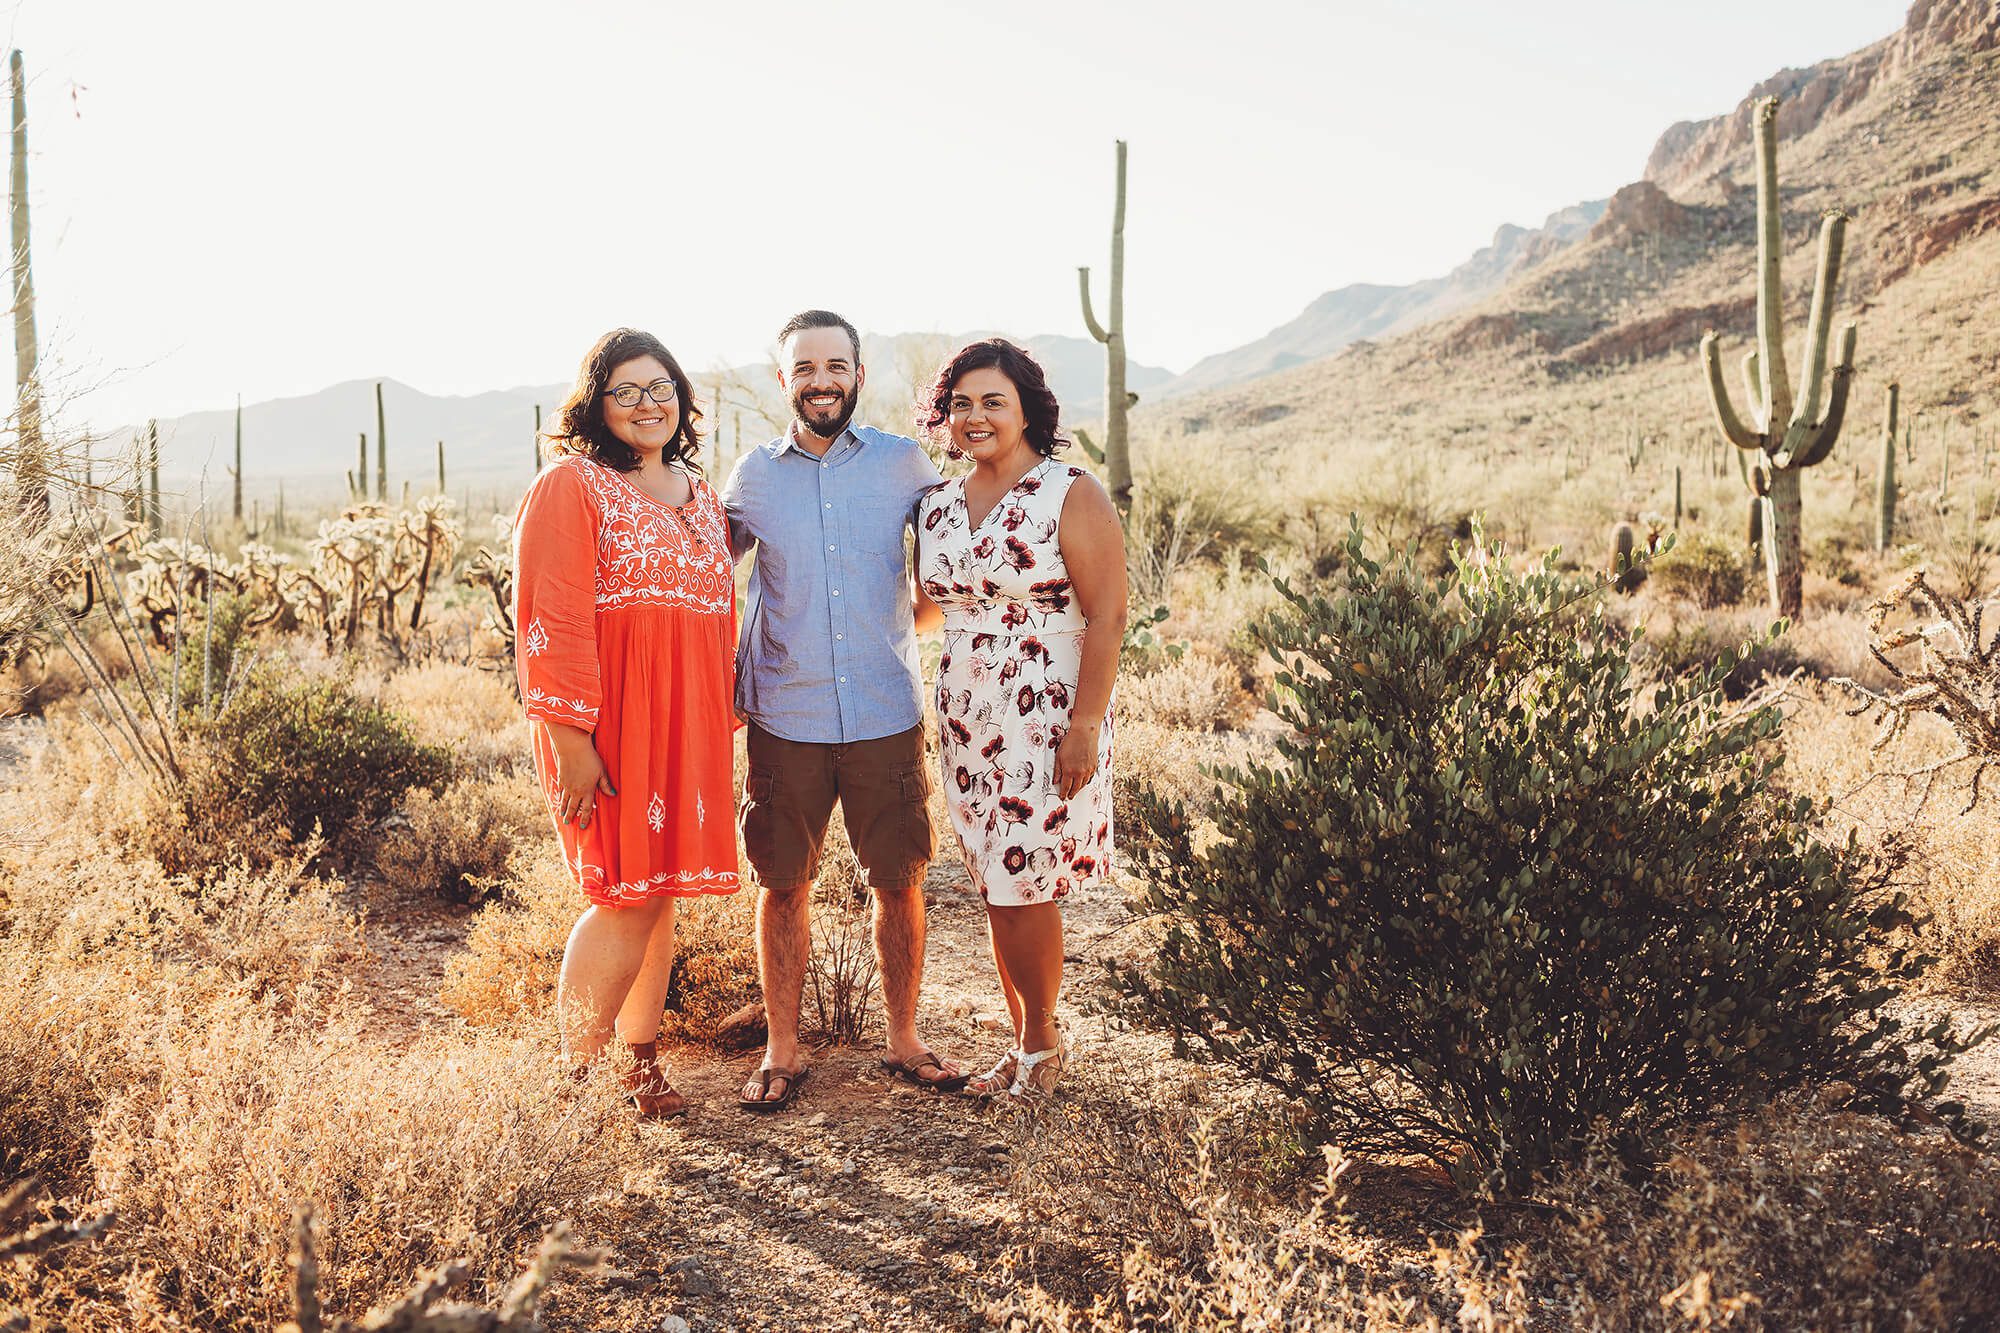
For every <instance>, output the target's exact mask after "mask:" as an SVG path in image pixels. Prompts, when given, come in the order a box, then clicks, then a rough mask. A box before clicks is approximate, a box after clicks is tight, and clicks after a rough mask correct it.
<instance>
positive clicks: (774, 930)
mask: <svg viewBox="0 0 2000 1333" xmlns="http://www.w3.org/2000/svg"><path fill="white" fill-rule="evenodd" d="M811 950H812V885H811V884H810V883H806V884H800V885H798V886H797V887H796V888H791V889H771V888H766V889H763V890H761V891H760V892H759V894H758V896H757V974H758V978H759V979H760V980H761V981H762V982H763V987H764V1021H765V1023H766V1025H767V1027H768V1035H767V1036H766V1038H765V1042H764V1068H766V1069H797V1068H798V1067H799V1004H800V1002H801V1000H802V998H803V996H804V993H805V984H806V958H807V956H808V954H809V953H810V952H811ZM788 1091H789V1088H788V1087H787V1086H786V1083H785V1081H784V1080H782V1079H773V1080H772V1081H771V1083H770V1084H769V1085H768V1086H765V1087H763V1088H762V1089H761V1093H762V1097H763V1100H765V1101H776V1100H778V1099H779V1098H780V1097H782V1096H784V1095H785V1094H786V1093H787V1092H788ZM759 1092H760V1089H759V1086H758V1081H757V1080H756V1079H752V1080H750V1082H748V1083H746V1084H744V1085H743V1096H744V1098H746V1099H749V1100H755V1099H757V1097H758V1096H759Z"/></svg>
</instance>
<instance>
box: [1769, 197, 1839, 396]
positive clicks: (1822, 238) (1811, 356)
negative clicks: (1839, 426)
mask: <svg viewBox="0 0 2000 1333" xmlns="http://www.w3.org/2000/svg"><path fill="white" fill-rule="evenodd" d="M1846 234H1847V214H1845V213H1842V212H1840V211H1839V210H1837V209H1830V210H1828V211H1827V213H1826V215H1825V217H1824V219H1823V220H1822V221H1821V223H1820V229H1819V272H1818V274H1817V275H1816V276H1815V277H1814V279H1813V298H1812V313H1811V314H1810V315H1809V316H1807V319H1806V347H1805V360H1804V361H1803V362H1801V363H1800V366H1801V368H1802V369H1803V370H1804V372H1805V377H1806V378H1805V383H1804V385H1803V386H1802V387H1801V389H1800V392H1799V398H1798V402H1797V403H1795V404H1793V407H1792V416H1791V420H1790V421H1789V422H1788V423H1787V430H1786V433H1787V434H1788V435H1790V434H1794V433H1802V432H1807V431H1811V430H1812V429H1814V427H1815V425H1816V423H1817V422H1818V421H1819V418H1820V406H1821V394H1822V393H1823V392H1824V390H1825V388H1826V360H1827V334H1828V333H1829V332H1830V331H1831V330H1832V328H1833V295H1834V287H1835V286H1836V284H1838V283H1839V281H1840V251H1841V244H1842V241H1843V239H1844V238H1845V236H1846ZM1774 424H1775V423H1774Z"/></svg>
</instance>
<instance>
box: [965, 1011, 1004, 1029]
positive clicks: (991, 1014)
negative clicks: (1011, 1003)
mask: <svg viewBox="0 0 2000 1333" xmlns="http://www.w3.org/2000/svg"><path fill="white" fill-rule="evenodd" d="M972 1025H973V1026H974V1027H979V1028H985V1029H986V1030H987V1031H988V1032H1012V1031H1013V1030H1014V1019H1013V1016H1012V1015H1011V1014H1009V1013H1007V1011H1006V1010H1004V1009H998V1010H996V1009H985V1010H981V1011H980V1012H979V1013H976V1014H974V1015H973V1016H972Z"/></svg>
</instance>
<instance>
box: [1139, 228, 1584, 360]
mask: <svg viewBox="0 0 2000 1333" xmlns="http://www.w3.org/2000/svg"><path fill="white" fill-rule="evenodd" d="M1603 211H1604V201H1603V200H1601V199H1599V200H1596V201H1594V202H1591V203H1584V204H1575V205H1572V206H1571V207H1569V208H1565V209H1563V210H1562V211H1561V212H1559V213H1552V214H1550V215H1549V218H1548V220H1547V221H1545V222H1544V223H1542V225H1541V226H1539V227H1536V228H1532V229H1531V228H1527V227H1517V226H1515V225H1513V224H1512V223H1508V224H1506V225H1503V226H1502V227H1501V228H1500V229H1499V230H1498V231H1496V232H1494V233H1493V244H1491V245H1489V246H1487V247H1486V248H1485V249H1483V250H1479V251H1477V252H1476V253H1474V255H1473V256H1472V258H1470V259H1468V260H1466V261H1465V262H1464V263H1463V264H1460V265H1459V266H1458V267H1457V268H1455V269H1453V270H1452V271H1451V272H1449V273H1447V274H1445V275H1444V276H1443V277H1441V278H1429V279H1426V280H1425V281H1423V282H1417V283H1412V284H1410V285H1409V286H1407V287H1384V286H1378V285H1376V284H1374V283H1365V282H1364V283H1352V284H1350V285H1348V286H1346V287H1338V288H1335V289H1334V290H1333V291H1330V292H1326V293H1323V294H1322V295H1320V296H1318V297H1317V298H1315V299H1314V300H1313V302H1312V304H1311V305H1309V306H1307V307H1306V308H1305V309H1304V310H1303V311H1302V312H1301V313H1300V314H1299V316H1298V318H1296V319H1293V320H1291V321H1289V322H1288V323H1285V324H1281V325H1279V326H1278V327H1277V328H1275V329H1272V330H1271V331H1270V332H1269V333H1267V334H1265V335H1264V336H1263V337H1261V338H1259V339H1257V340H1256V341H1255V342H1252V343H1246V344H1244V345H1243V346H1241V347H1235V348H1231V349H1230V350H1229V351H1226V352H1217V353H1216V354H1214V355H1213V356H1207V357H1203V358H1202V359H1201V360H1200V361H1197V362H1196V363H1195V364H1194V365H1193V366H1191V367H1189V368H1188V370H1187V372H1186V373H1185V374H1183V375H1180V376H1179V377H1178V378H1176V379H1174V380H1172V381H1171V382H1170V383H1168V384H1167V385H1166V386H1165V388H1164V389H1162V390H1161V396H1162V397H1168V398H1171V397H1180V396H1185V395H1187V394H1193V393H1200V392H1202V391H1204V390H1208V389H1216V388H1221V387H1223V386H1225V385H1231V384H1239V383H1242V382H1244V381H1246V380H1252V379H1256V378H1258V377H1259V376H1263V375H1270V374H1273V373H1275V372H1277V371H1280V370H1284V369H1286V368H1288V367H1290V366H1296V365H1302V364H1304V363H1305V362H1308V361H1317V360H1318V359H1319V358H1321V357H1324V356H1331V355H1332V354H1333V353H1335V352H1338V351H1339V350H1340V349H1341V348H1343V347H1346V346H1348V345H1349V344H1351V343H1355V342H1359V341H1361V340H1362V339H1364V338H1380V337H1385V336H1391V335H1394V334H1397V333H1401V332H1403V331H1404V330H1406V329H1413V328H1416V327H1418V326H1419V325H1422V324H1426V323H1429V322H1430V321H1432V320H1435V319H1440V318H1442V317H1444V316H1445V315H1448V314H1451V313H1452V312H1453V311H1456V310H1462V309H1464V308H1465V307H1466V306H1468V305H1471V304H1472V303H1473V302H1475V301H1478V300H1479V299H1481V298H1482V297H1485V296H1488V295H1491V294H1492V293H1493V292H1496V291H1498V290H1500V289H1501V288H1502V287H1504V286H1506V285H1507V283H1508V282H1509V281H1511V280H1512V279H1514V278H1515V277H1517V276H1519V275H1520V274H1521V273H1524V272H1526V271H1527V270H1529V269H1531V268H1533V267H1534V266H1535V265H1537V264H1539V263H1541V262H1542V261H1544V260H1546V259H1548V258H1549V257H1550V256H1552V255H1555V254H1558V253H1560V252H1561V251H1562V250H1563V249H1564V248H1565V247H1567V246H1569V245H1571V244H1573V243H1574V242H1576V241H1578V240H1581V239H1582V238H1583V236H1584V235H1585V234H1586V233H1587V232H1588V231H1589V230H1590V228H1591V225H1592V224H1593V223H1595V222H1596V221H1597V219H1598V216H1599V215H1600V214H1601V213H1602V212H1603Z"/></svg>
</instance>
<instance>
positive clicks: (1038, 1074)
mask: <svg viewBox="0 0 2000 1333" xmlns="http://www.w3.org/2000/svg"><path fill="white" fill-rule="evenodd" d="M1068 1056H1069V1049H1068V1047H1067V1046H1065V1045H1064V1043H1063V1041H1062V1038H1061V1037H1060V1036H1058V1037H1057V1038H1056V1044H1055V1045H1054V1046H1051V1047H1050V1048H1049V1049H1048V1050H1046V1051H1024V1052H1022V1053H1021V1055H1020V1057H1019V1059H1018V1061H1017V1062H1016V1063H1017V1064H1018V1065H1019V1072H1017V1073H1016V1074H1015V1075H1014V1086H1013V1087H1011V1088H1009V1089H1007V1092H1008V1094H1009V1095H1010V1096H1012V1097H1013V1098H1014V1100H1016V1101H1021V1102H1045V1101H1048V1100H1049V1099H1050V1098H1052V1097H1054V1096H1055V1095H1056V1080H1058V1079H1060V1078H1061V1077H1062V1072H1063V1066H1064V1064H1066V1063H1067V1061H1068Z"/></svg>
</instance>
